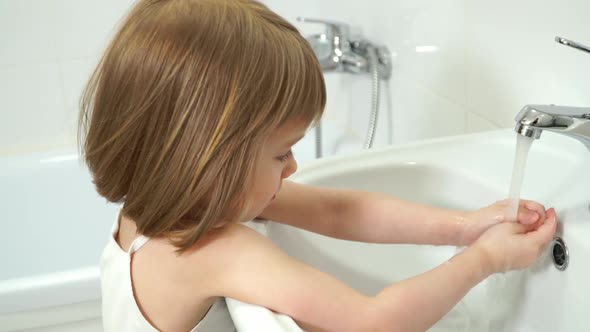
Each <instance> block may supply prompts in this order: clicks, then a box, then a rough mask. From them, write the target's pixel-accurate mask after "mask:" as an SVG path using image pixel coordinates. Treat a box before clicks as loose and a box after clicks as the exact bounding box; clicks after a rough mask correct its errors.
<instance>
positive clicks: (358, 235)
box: [261, 181, 545, 246]
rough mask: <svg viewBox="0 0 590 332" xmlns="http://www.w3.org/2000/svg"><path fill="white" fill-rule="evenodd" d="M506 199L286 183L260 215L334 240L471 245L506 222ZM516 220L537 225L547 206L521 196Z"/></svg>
mask: <svg viewBox="0 0 590 332" xmlns="http://www.w3.org/2000/svg"><path fill="white" fill-rule="evenodd" d="M507 205H508V201H500V202H496V203H494V204H492V205H490V206H486V207H484V208H482V209H479V210H475V211H457V210H449V209H443V208H436V207H432V206H427V205H422V204H417V203H414V202H410V201H405V200H402V199H399V198H395V197H392V196H389V195H385V194H381V193H372V192H366V191H358V190H338V189H330V188H319V187H313V186H308V185H303V184H297V183H294V182H289V181H284V182H283V188H282V189H281V191H280V192H279V193H278V195H277V198H276V199H275V200H274V201H273V202H272V203H271V204H270V205H269V206H268V207H267V208H266V209H265V210H264V211H263V212H262V214H261V217H262V218H265V219H269V220H274V221H277V222H280V223H284V224H289V225H292V226H295V227H299V228H303V229H306V230H309V231H312V232H316V233H320V234H324V235H327V236H331V237H334V238H338V239H346V240H353V241H362V242H373V243H414V244H434V245H460V246H461V245H469V244H471V243H473V241H475V240H476V239H477V238H479V236H480V235H481V234H482V233H483V232H485V231H486V230H487V229H488V228H490V227H491V226H493V225H495V224H497V223H499V222H501V221H504V218H505V211H506V207H507ZM519 205H520V206H519V210H518V211H519V212H518V222H519V223H521V224H524V225H528V226H530V227H531V228H536V227H537V226H538V225H539V223H541V222H542V221H543V220H545V207H544V206H543V205H541V204H539V203H537V202H534V201H527V200H520V202H519Z"/></svg>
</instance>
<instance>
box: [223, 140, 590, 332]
mask: <svg viewBox="0 0 590 332" xmlns="http://www.w3.org/2000/svg"><path fill="white" fill-rule="evenodd" d="M515 147H516V137H515V134H514V133H513V131H512V130H499V131H494V132H487V133H480V134H471V135H465V136H457V137H450V138H444V139H438V140H431V141H425V142H420V143H416V144H409V145H404V146H398V147H390V148H383V149H377V150H371V151H367V152H362V153H358V154H356V155H351V156H345V157H336V158H329V159H324V160H320V161H318V162H316V163H314V164H311V165H309V166H307V167H305V168H303V169H301V170H300V171H298V172H297V173H296V174H295V175H294V176H293V178H292V179H293V180H294V181H297V182H301V183H309V184H314V185H320V186H328V187H337V188H355V189H364V190H369V191H378V192H384V193H388V194H391V195H395V196H398V197H402V198H405V199H411V200H414V201H417V202H422V203H427V204H431V205H436V206H442V207H449V208H456V209H476V208H479V207H483V206H485V205H488V204H490V203H493V202H494V201H496V200H500V199H504V198H506V196H507V193H508V188H509V184H510V176H511V173H512V163H513V159H514V151H515ZM589 166H590V153H589V152H588V151H587V150H586V149H585V147H584V146H583V145H582V144H580V143H579V142H577V141H575V140H573V139H571V138H567V137H561V136H559V135H556V134H553V133H543V135H542V137H541V139H540V140H537V141H535V143H533V146H532V148H531V151H530V154H529V158H528V166H527V169H526V172H525V179H524V183H523V187H522V191H523V193H522V197H523V198H527V199H534V200H537V201H539V202H541V203H543V204H545V205H546V207H550V206H554V207H555V208H556V211H557V214H558V217H559V221H560V227H559V228H558V234H557V235H558V236H560V237H562V238H563V239H564V240H565V243H566V245H567V247H568V249H569V256H570V263H569V266H568V267H567V269H566V270H564V271H559V270H558V269H556V268H555V267H554V265H553V262H552V259H551V252H550V251H551V250H550V248H548V249H547V250H546V253H545V254H544V255H543V257H542V258H541V259H540V260H539V261H538V262H537V264H535V265H534V266H533V267H531V268H530V269H528V270H526V271H522V272H516V273H509V274H506V275H500V276H499V275H495V276H492V277H490V278H488V279H487V280H486V281H484V282H483V283H481V284H480V285H478V286H477V287H475V288H474V289H473V290H472V291H471V292H470V293H469V294H468V295H467V296H466V297H465V299H464V300H463V301H462V302H460V303H459V304H458V305H457V306H456V307H455V308H454V309H453V310H452V311H451V312H450V313H449V314H448V315H447V316H445V317H444V318H443V319H442V320H441V321H440V322H439V323H438V324H437V325H435V326H434V327H433V328H432V329H431V331H470V332H473V331H476V332H479V331H481V332H484V331H485V332H487V331H494V332H496V331H499V330H501V328H502V327H503V328H505V331H511V332H512V331H523V332H524V331H526V332H529V331H531V332H532V331H535V332H549V331H586V330H588V329H589V326H590V309H588V308H590V296H589V295H590V283H589V281H590V264H588V263H587V262H589V261H590V211H589V204H590V176H589V175H588V172H587V169H588V167H589ZM261 232H263V233H264V234H266V235H267V236H268V237H269V238H270V239H272V240H273V241H274V242H275V243H276V244H277V245H278V246H280V247H281V248H282V249H283V250H285V251H286V252H287V253H289V254H290V255H292V256H294V257H296V258H298V259H300V260H302V261H304V262H306V263H308V264H311V265H313V266H315V267H316V268H319V269H321V270H323V271H326V272H328V273H330V274H332V275H334V276H336V277H337V278H339V279H341V280H342V281H344V282H346V283H347V284H349V285H350V286H351V287H353V288H355V289H357V290H358V291H360V292H363V293H366V294H375V293H377V292H379V291H380V290H381V289H383V288H384V287H385V286H386V285H388V284H390V283H393V282H396V281H398V280H402V279H405V278H408V277H410V276H413V275H416V274H419V273H422V272H425V271H427V270H429V269H431V268H432V267H434V266H436V265H438V264H441V263H443V262H444V261H446V260H447V259H448V258H450V257H451V256H452V255H454V254H455V253H456V251H457V248H455V247H435V246H414V245H376V244H366V243H357V242H349V241H342V240H335V239H331V238H328V237H324V236H320V235H317V234H313V233H309V232H306V231H303V230H299V229H296V228H293V227H289V226H284V225H281V224H277V223H273V222H268V223H267V224H266V227H265V228H264V229H261ZM286 287H288V286H286ZM425 296H428V295H427V294H425ZM227 302H228V306H229V309H230V313H231V314H232V318H233V319H234V322H235V324H236V327H237V328H238V330H239V331H240V332H249V331H301V329H299V328H298V327H297V326H296V324H295V323H294V322H293V320H291V319H290V318H289V317H287V316H284V315H280V314H275V313H272V312H271V311H269V310H267V309H265V308H262V307H258V306H254V305H250V304H246V303H242V302H239V301H236V300H232V299H228V300H227Z"/></svg>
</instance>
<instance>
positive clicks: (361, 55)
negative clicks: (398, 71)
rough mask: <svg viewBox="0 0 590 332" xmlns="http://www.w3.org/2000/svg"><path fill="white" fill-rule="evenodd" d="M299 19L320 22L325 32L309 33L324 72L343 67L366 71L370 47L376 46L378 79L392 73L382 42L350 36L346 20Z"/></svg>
mask: <svg viewBox="0 0 590 332" xmlns="http://www.w3.org/2000/svg"><path fill="white" fill-rule="evenodd" d="M297 20H298V21H299V22H307V23H320V24H323V25H325V26H326V32H325V33H320V34H314V35H312V36H310V37H308V38H307V39H308V41H309V43H310V44H311V47H312V48H313V50H314V52H315V54H316V56H317V58H318V61H319V63H320V65H321V67H322V70H323V71H324V72H333V71H342V72H349V73H353V74H361V73H369V72H370V69H371V68H370V66H371V64H370V58H369V48H373V49H375V53H376V56H377V60H378V71H379V78H380V79H385V80H386V79H389V77H390V76H391V54H390V52H389V50H388V49H387V48H386V47H385V46H377V45H374V44H373V43H371V42H369V41H367V40H364V39H362V40H351V39H350V37H349V30H350V29H349V27H348V24H345V23H340V22H334V21H330V20H321V19H313V18H306V17H297Z"/></svg>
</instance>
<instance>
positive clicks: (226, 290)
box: [185, 211, 556, 332]
mask: <svg viewBox="0 0 590 332" xmlns="http://www.w3.org/2000/svg"><path fill="white" fill-rule="evenodd" d="M548 215H549V216H550V217H549V218H547V220H546V221H545V222H544V223H542V224H541V225H539V227H538V228H537V229H535V230H532V231H529V230H527V226H525V225H522V224H518V223H502V224H500V225H498V226H494V227H492V228H491V229H490V230H488V231H487V232H486V233H485V234H484V235H482V236H481V237H480V238H479V239H478V240H477V241H476V242H475V243H474V244H472V245H471V246H470V247H468V248H466V249H465V250H464V251H462V252H461V253H459V254H457V255H456V256H455V257H453V258H452V259H450V260H449V261H448V262H447V263H445V264H442V265H440V266H438V267H436V268H434V269H432V270H430V271H428V272H425V273H423V274H421V275H418V276H416V277H413V278H410V279H406V280H404V281H401V282H398V283H396V284H392V285H390V286H388V287H386V288H385V289H383V290H382V291H381V292H380V293H378V294H377V295H375V296H368V295H364V294H361V293H359V292H357V291H355V290H353V289H352V288H350V287H348V286H347V285H345V284H344V283H342V282H341V281H339V280H337V279H336V278H334V277H332V276H330V275H328V274H326V273H324V272H321V271H319V270H317V269H315V268H313V267H311V266H309V265H306V264H304V263H302V262H299V261H297V260H295V259H293V258H291V257H289V256H288V255H287V254H285V253H284V252H282V251H281V250H280V249H278V248H277V247H276V246H275V245H274V244H273V243H272V242H271V241H270V240H269V239H268V238H266V237H264V236H262V235H260V234H258V233H256V232H255V231H253V230H251V229H249V228H247V227H246V226H243V225H236V224H233V225H228V226H226V227H224V228H223V229H220V230H219V232H221V234H219V235H218V236H217V238H216V240H215V241H212V242H211V243H209V244H207V245H205V246H204V247H202V248H201V249H199V250H198V251H197V252H196V254H197V255H200V254H203V255H206V256H209V257H212V258H213V257H214V259H211V260H210V262H209V263H208V266H206V267H204V266H203V265H202V264H185V266H187V268H189V269H190V271H187V272H188V273H187V276H191V275H202V273H203V271H204V270H206V271H207V275H208V278H209V279H210V283H209V284H207V285H205V288H204V285H203V283H202V282H198V283H195V285H194V287H195V290H200V291H201V292H202V290H203V289H207V291H209V292H210V294H211V296H225V297H230V298H234V299H238V300H240V301H244V302H247V303H253V304H258V305H261V306H264V307H266V308H269V309H272V310H274V311H277V312H280V313H284V314H287V315H289V316H291V317H292V318H294V319H295V320H296V321H298V322H299V323H300V324H301V325H302V326H303V327H305V328H306V329H308V331H309V332H316V331H339V332H346V331H351V332H352V331H354V332H357V331H399V332H414V331H416V332H418V331H420V332H422V331H425V330H427V329H428V328H430V327H431V326H432V325H434V323H436V322H437V321H438V320H439V319H441V318H442V317H443V316H444V315H445V314H446V313H447V312H448V311H450V310H451V309H452V308H453V306H454V305H455V304H457V302H459V300H460V299H461V298H462V297H463V296H464V295H465V294H466V293H467V292H468V291H469V290H470V289H471V288H472V287H473V286H474V285H476V284H477V283H479V282H480V281H482V280H483V279H485V278H486V277H487V276H488V275H490V274H491V273H495V272H504V271H508V270H513V269H521V268H524V267H527V266H529V265H531V264H532V263H533V262H534V261H535V260H536V259H537V258H538V257H539V255H540V254H541V253H542V252H543V251H542V249H543V248H544V246H546V245H547V244H548V243H549V242H550V241H551V239H552V238H553V234H554V233H555V227H556V220H555V219H556V218H555V213H554V212H553V211H550V212H549V213H548ZM207 252H210V253H211V255H208V254H207ZM201 262H202V260H201Z"/></svg>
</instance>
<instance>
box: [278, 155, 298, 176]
mask: <svg viewBox="0 0 590 332" xmlns="http://www.w3.org/2000/svg"><path fill="white" fill-rule="evenodd" d="M296 170H297V161H296V160H295V158H294V157H291V158H289V163H288V164H287V166H285V169H283V174H282V176H281V177H282V178H283V179H285V178H288V177H289V176H291V174H293V173H295V171H296Z"/></svg>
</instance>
